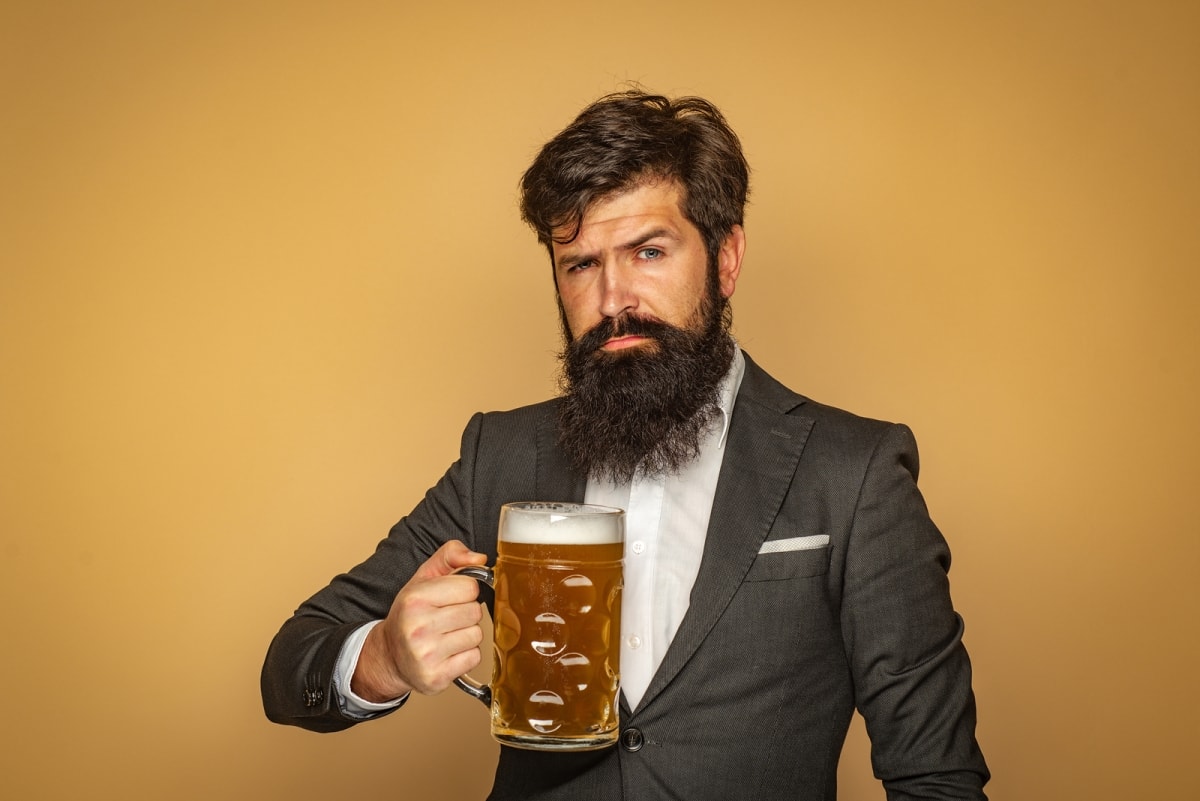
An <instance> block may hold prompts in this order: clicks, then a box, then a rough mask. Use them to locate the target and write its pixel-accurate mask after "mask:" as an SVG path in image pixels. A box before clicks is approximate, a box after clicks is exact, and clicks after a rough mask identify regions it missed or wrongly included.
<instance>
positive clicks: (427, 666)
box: [382, 540, 487, 694]
mask: <svg viewBox="0 0 1200 801" xmlns="http://www.w3.org/2000/svg"><path fill="white" fill-rule="evenodd" d="M486 562H487V556H486V555H484V554H481V553H475V552H474V551H471V550H470V549H469V548H467V546H466V545H464V544H463V543H461V542H459V541H458V540H453V541H451V542H448V543H446V544H445V545H443V546H442V547H441V548H439V549H438V550H437V551H436V552H434V554H433V555H432V556H430V557H429V559H427V560H426V561H425V563H424V564H423V565H421V567H420V568H418V569H417V572H416V574H414V576H413V578H412V580H411V581H409V582H408V584H406V585H405V586H404V588H403V589H401V590H400V592H399V593H398V594H397V595H396V600H395V601H394V602H393V604H392V608H391V611H390V612H389V613H388V617H387V620H385V621H384V622H383V624H382V627H383V628H384V629H385V636H386V638H387V645H388V652H389V655H390V657H391V660H392V662H393V664H394V666H395V672H396V675H398V676H399V677H401V678H402V679H403V681H404V683H405V684H407V685H408V686H409V687H411V688H412V689H414V690H416V691H417V692H420V693H424V694H432V693H438V692H441V691H442V690H444V689H445V688H446V687H448V686H449V685H450V683H451V682H452V681H453V680H454V679H455V678H457V677H458V676H461V675H462V674H463V673H465V672H467V671H469V670H471V669H472V668H474V667H475V666H476V665H478V664H479V661H480V652H479V644H480V643H481V642H482V641H483V629H481V628H480V626H479V622H480V621H481V620H482V618H483V610H482V608H481V607H480V605H479V603H478V602H477V600H476V599H477V598H478V597H479V584H478V582H476V581H475V579H473V578H468V577H467V576H456V575H453V573H454V571H455V570H457V569H458V568H460V567H467V566H469V565H482V564H485V563H486Z"/></svg>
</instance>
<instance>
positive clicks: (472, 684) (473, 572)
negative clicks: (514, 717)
mask: <svg viewBox="0 0 1200 801" xmlns="http://www.w3.org/2000/svg"><path fill="white" fill-rule="evenodd" d="M454 572H455V574H457V575H461V576H467V577H469V578H473V579H475V580H476V581H481V582H483V583H484V584H486V585H488V586H489V587H491V588H493V589H495V587H496V575H495V573H494V572H493V570H492V568H490V567H476V566H474V565H471V566H470V567H460V568H459V569H458V570H455V571H454ZM454 684H455V685H456V686H457V687H458V688H459V689H460V690H462V691H463V692H465V693H466V694H467V695H469V696H471V697H472V698H478V699H479V700H480V701H481V702H482V703H483V705H484V706H487V707H490V706H491V705H492V688H491V687H490V686H488V685H486V684H481V683H479V682H477V681H475V679H473V678H471V677H470V676H459V677H458V678H457V679H455V680H454Z"/></svg>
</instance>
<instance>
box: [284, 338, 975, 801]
mask: <svg viewBox="0 0 1200 801" xmlns="http://www.w3.org/2000/svg"><path fill="white" fill-rule="evenodd" d="M554 415H555V402H554V401H549V402H546V403H542V404H538V405H535V406H529V407H525V408H522V409H517V410H515V411H511V412H497V413H489V414H477V415H476V416H475V417H474V418H472V420H471V422H470V424H469V425H468V426H467V429H466V431H465V432H464V434H463V440H462V451H461V456H460V458H459V460H458V461H457V462H455V463H454V464H453V465H452V466H451V467H450V469H449V470H448V471H447V473H446V475H445V476H443V477H442V479H441V481H439V482H438V484H437V486H435V487H434V488H433V489H431V490H430V491H429V492H428V493H427V495H426V496H425V499H424V500H423V501H422V502H421V503H420V504H419V505H418V506H417V508H416V509H414V510H413V512H412V514H410V515H409V516H407V517H406V518H404V519H403V520H401V521H400V522H399V523H397V524H396V526H395V527H394V528H393V529H392V531H391V532H390V534H389V535H388V538H387V539H386V540H384V541H383V542H381V543H380V544H379V547H378V549H377V550H376V552H375V553H374V554H373V555H372V556H371V557H370V558H369V559H368V560H367V561H365V562H363V563H362V564H361V565H359V566H357V567H355V568H354V569H352V570H351V571H350V572H349V573H347V574H345V575H342V576H339V577H337V578H336V579H334V580H333V581H332V582H331V583H330V585H329V586H328V587H326V588H325V589H323V590H321V591H320V592H318V593H317V594H316V595H314V596H313V597H312V598H311V599H309V600H308V601H306V602H305V603H304V604H303V605H302V606H301V607H300V609H299V610H298V611H297V612H296V614H295V616H293V617H292V618H291V619H289V620H288V621H287V622H286V623H285V624H284V626H283V628H282V629H281V630H280V632H279V634H278V635H276V637H275V640H274V641H273V642H272V644H271V648H270V650H269V652H268V654H267V660H266V664H265V665H264V667H263V675H262V693H263V701H264V705H265V707H266V712H267V715H268V717H270V718H271V719H272V720H274V721H277V722H280V723H289V724H293V725H298V726H302V727H305V728H308V729H313V730H316V731H335V730H338V729H343V728H346V727H348V726H350V725H353V724H354V723H355V722H356V721H355V720H352V719H349V718H347V717H345V716H344V715H342V714H341V712H340V711H339V708H338V704H337V701H336V699H335V697H334V691H333V689H332V685H331V681H332V675H333V669H334V664H335V662H336V661H337V657H338V653H339V651H340V650H341V647H342V643H343V642H344V641H345V639H346V637H347V636H348V635H349V634H350V632H351V631H353V630H354V629H355V628H357V627H358V626H360V625H361V624H362V623H364V622H366V621H369V620H374V619H378V618H382V617H384V616H385V615H386V614H387V611H388V608H389V607H390V605H391V602H392V599H393V598H394V597H395V595H396V592H397V591H398V590H399V589H400V587H401V586H402V585H403V584H404V583H405V581H406V580H407V579H408V577H409V576H411V575H412V573H413V572H414V571H415V570H416V568H417V567H418V566H419V565H420V564H421V563H422V562H424V561H425V560H426V559H427V558H428V557H429V555H430V554H432V553H433V552H434V551H435V550H437V548H438V547H439V546H440V545H441V544H442V543H443V542H445V541H447V540H449V539H453V538H458V539H461V540H463V541H464V542H466V543H467V544H468V545H469V546H470V547H471V548H472V549H473V550H476V551H480V552H482V553H486V554H489V555H490V556H492V558H493V559H494V557H495V553H496V544H495V538H496V528H497V523H498V518H499V509H500V506H501V504H503V503H506V502H509V501H523V500H582V498H583V493H584V487H585V482H584V479H583V478H582V477H581V476H578V475H574V474H573V473H572V471H571V470H570V469H569V467H568V465H567V463H566V461H565V457H564V456H563V454H562V453H561V451H560V450H559V449H558V447H557V446H556V444H555V433H554ZM916 476H917V450H916V443H915V442H914V440H913V437H912V434H911V432H910V431H909V430H908V429H907V428H905V427H903V426H898V425H891V424H888V423H883V422H879V421H874V420H867V419H863V418H860V417H855V416H854V415H851V414H848V413H846V412H843V411H839V410H837V409H833V408H831V407H828V406H824V405H821V404H818V403H815V402H813V401H810V400H808V399H806V398H804V397H802V396H800V395H797V394H795V393H793V392H792V391H790V390H788V389H787V388H786V387H784V386H782V385H781V384H779V383H778V382H776V381H775V380H774V379H773V378H771V377H770V376H769V375H767V374H766V373H765V372H764V371H763V370H762V369H761V368H759V367H758V366H757V365H755V364H754V363H753V362H752V361H751V360H750V359H749V357H747V359H746V374H745V378H744V379H743V382H742V386H741V389H740V391H739V394H738V397H737V402H736V405H735V407H734V414H733V421H732V424H731V428H730V432H729V438H728V444H727V451H726V454H725V459H724V462H723V464H722V467H721V473H720V479H719V481H718V484H717V490H716V496H715V498H714V500H713V511H712V518H711V522H710V524H709V530H708V536H707V540H706V542H705V546H704V555H703V560H702V562H701V565H700V572H699V575H698V576H697V578H696V584H695V587H694V588H693V590H692V595H691V605H690V608H689V609H688V612H687V615H686V617H685V618H684V620H683V623H682V624H681V625H680V628H679V631H678V633H677V635H676V637H675V639H674V641H673V642H672V643H671V646H670V648H669V650H668V652H667V655H666V657H665V659H664V661H663V664H662V665H661V666H660V668H659V670H658V672H657V674H655V676H654V678H653V680H652V681H651V683H650V686H649V687H648V689H647V690H646V693H645V696H644V698H643V700H642V702H641V705H640V706H639V707H638V709H637V710H636V712H634V711H631V710H630V709H629V708H628V706H626V705H624V704H623V705H622V709H621V726H622V740H621V744H620V745H619V746H616V747H614V748H610V749H607V750H604V751H595V752H586V753H581V754H554V753H542V752H534V751H523V750H518V749H513V748H508V747H503V748H501V754H500V763H499V766H498V767H497V771H496V782H495V786H494V788H493V791H492V795H491V796H490V797H491V798H492V799H496V801H499V799H523V800H524V801H532V800H534V799H539V800H540V799H571V800H572V801H588V800H590V799H597V800H598V801H600V800H603V801H609V799H613V800H615V799H629V800H631V801H632V800H634V799H636V800H637V801H643V800H645V801H650V800H652V799H653V800H657V799H681V801H704V800H705V799H713V801H730V799H753V800H754V801H763V800H766V799H789V801H830V800H831V799H834V798H835V797H836V779H837V762H838V756H839V754H840V752H841V749H842V744H843V741H844V739H845V735H846V730H847V727H848V725H849V722H850V717H851V714H852V712H853V710H854V708H855V707H856V706H857V708H858V709H859V710H860V711H861V712H862V714H863V716H864V718H865V720H866V723H867V729H868V732H869V734H870V737H871V754H872V756H871V759H872V764H873V766H874V769H875V774H876V776H878V777H879V778H880V779H881V780H882V781H883V784H884V786H885V788H886V789H887V797H888V798H889V799H890V800H891V801H901V799H905V800H907V799H951V798H953V799H983V798H984V797H985V796H984V794H983V791H982V789H981V788H982V786H983V784H984V783H985V782H986V781H987V778H988V771H987V767H986V765H985V764H984V760H983V756H982V754H981V753H980V751H979V748H978V745H977V744H976V740H975V701H974V696H973V694H972V690H971V668H970V663H969V661H968V659H967V653H966V651H965V649H964V648H963V645H962V640H961V638H962V621H961V619H960V618H959V616H958V615H957V614H956V613H955V612H954V609H953V607H952V605H951V601H950V592H949V585H948V581H947V570H948V568H949V565H950V554H949V551H948V549H947V546H946V542H945V540H944V539H943V538H942V536H941V534H940V533H939V532H938V530H937V528H936V527H935V526H934V524H933V522H932V521H931V520H930V518H929V515H928V513H927V511H926V507H925V502H924V500H923V499H922V497H921V494H920V492H919V491H918V490H917V486H916ZM807 535H828V537H829V546H828V547H825V548H820V549H817V550H802V551H786V552H781V553H763V554H760V553H759V551H760V548H761V546H762V544H763V542H764V541H766V540H774V539H788V538H793V537H801V536H807ZM489 602H490V599H489Z"/></svg>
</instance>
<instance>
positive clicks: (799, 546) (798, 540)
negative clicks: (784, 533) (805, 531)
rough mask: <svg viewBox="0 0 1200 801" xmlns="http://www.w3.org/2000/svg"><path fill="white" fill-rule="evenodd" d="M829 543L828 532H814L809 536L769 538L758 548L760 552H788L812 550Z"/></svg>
mask: <svg viewBox="0 0 1200 801" xmlns="http://www.w3.org/2000/svg"><path fill="white" fill-rule="evenodd" d="M828 544H829V535H828V534H812V535H810V536H808V537H789V538H788V539H786V540H767V541H766V542H764V543H763V544H762V547H761V548H759V549H758V552H759V553H786V552H788V551H811V550H812V549H814V548H824V547H825V546H826V545H828Z"/></svg>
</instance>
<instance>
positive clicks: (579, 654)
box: [492, 540, 624, 748]
mask: <svg viewBox="0 0 1200 801" xmlns="http://www.w3.org/2000/svg"><path fill="white" fill-rule="evenodd" d="M623 552H624V544H623V543H621V542H615V543H605V544H594V545H556V544H551V543H517V542H506V541H504V540H501V541H500V543H499V558H498V560H497V562H496V616H495V622H494V629H495V644H494V648H493V651H492V654H493V657H492V733H493V735H494V736H495V737H496V739H497V740H499V741H500V742H505V743H508V744H510V745H518V746H519V745H529V744H537V745H541V746H543V747H545V746H546V745H547V744H548V743H553V742H561V743H562V745H561V747H564V748H570V747H577V748H580V747H585V746H589V745H590V746H593V747H600V746H603V745H608V744H609V743H612V742H615V740H616V737H617V722H618V721H617V689H618V679H619V671H620V664H619V657H620V649H619V648H617V647H613V646H614V645H615V644H617V643H618V642H619V640H620V633H619V624H620V621H621V557H622V554H623Z"/></svg>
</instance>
